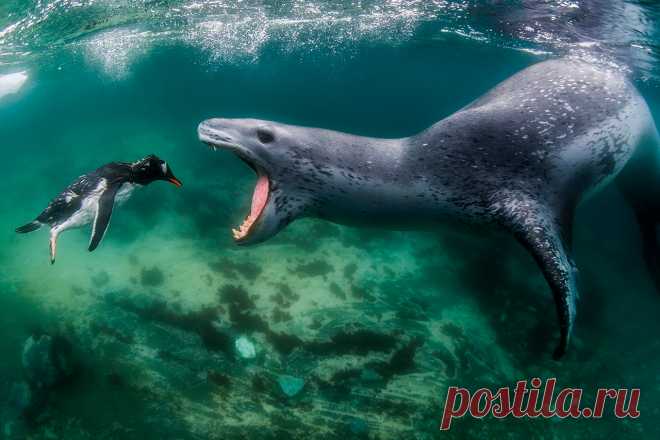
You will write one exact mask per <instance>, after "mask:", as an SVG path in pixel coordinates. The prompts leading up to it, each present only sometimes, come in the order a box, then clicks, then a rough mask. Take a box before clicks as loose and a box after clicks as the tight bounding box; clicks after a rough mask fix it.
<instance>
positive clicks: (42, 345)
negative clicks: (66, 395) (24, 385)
mask: <svg viewBox="0 0 660 440" xmlns="http://www.w3.org/2000/svg"><path fill="white" fill-rule="evenodd" d="M21 365H22V366H23V373H24V374H25V379H26V380H27V381H28V383H29V384H30V385H31V386H32V387H34V388H51V387H53V386H55V385H57V384H59V383H62V382H64V381H65V380H66V379H68V378H70V377H71V376H72V375H73V373H74V363H73V350H72V347H71V344H70V343H69V342H68V341H67V340H66V339H64V338H63V337H61V336H50V335H47V334H42V335H39V336H37V335H33V336H30V337H29V338H28V339H27V340H26V341H25V344H24V345H23V354H22V357H21Z"/></svg>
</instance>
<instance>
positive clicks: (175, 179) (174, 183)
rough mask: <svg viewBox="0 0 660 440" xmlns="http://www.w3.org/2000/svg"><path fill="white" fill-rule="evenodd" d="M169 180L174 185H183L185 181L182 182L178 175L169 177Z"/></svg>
mask: <svg viewBox="0 0 660 440" xmlns="http://www.w3.org/2000/svg"><path fill="white" fill-rule="evenodd" d="M167 181H168V182H170V183H171V184H173V185H176V186H181V185H183V183H181V181H180V180H179V179H177V178H176V177H169V178H168V179H167Z"/></svg>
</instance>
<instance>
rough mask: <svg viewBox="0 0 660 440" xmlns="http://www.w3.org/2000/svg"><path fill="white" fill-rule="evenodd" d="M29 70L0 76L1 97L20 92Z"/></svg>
mask: <svg viewBox="0 0 660 440" xmlns="http://www.w3.org/2000/svg"><path fill="white" fill-rule="evenodd" d="M27 79H28V75H27V72H16V73H10V74H8V75H1V76H0V99H2V98H4V97H5V96H7V95H11V94H13V93H16V92H18V91H19V90H21V87H23V84H25V81H27Z"/></svg>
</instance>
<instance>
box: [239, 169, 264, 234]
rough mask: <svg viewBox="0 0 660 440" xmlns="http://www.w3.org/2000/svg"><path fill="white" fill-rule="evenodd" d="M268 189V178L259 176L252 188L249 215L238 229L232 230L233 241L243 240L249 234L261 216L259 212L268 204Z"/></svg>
mask: <svg viewBox="0 0 660 440" xmlns="http://www.w3.org/2000/svg"><path fill="white" fill-rule="evenodd" d="M268 188H269V182H268V177H267V176H265V175H260V176H259V179H258V180H257V185H256V186H255V188H254V193H253V194H252V207H251V208H250V214H249V215H248V216H247V217H246V218H245V220H244V221H243V224H241V226H240V227H239V228H238V229H232V233H233V235H234V239H235V240H240V239H242V238H245V237H246V236H247V235H248V233H249V232H250V228H251V227H252V225H253V224H254V223H255V222H256V221H257V219H258V218H259V216H260V215H261V212H262V211H263V210H264V208H265V207H266V202H268Z"/></svg>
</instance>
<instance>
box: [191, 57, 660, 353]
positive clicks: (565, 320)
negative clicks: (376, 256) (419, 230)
mask: <svg viewBox="0 0 660 440" xmlns="http://www.w3.org/2000/svg"><path fill="white" fill-rule="evenodd" d="M198 135H199V139H200V140H201V141H202V142H204V143H206V144H208V145H209V146H211V147H212V148H213V149H219V148H222V149H228V150H231V151H232V152H234V153H235V154H236V155H238V156H239V157H240V158H241V159H243V160H244V161H245V162H247V163H248V165H250V166H251V167H252V168H253V170H254V171H255V172H256V174H257V176H258V180H257V185H256V188H255V191H254V194H253V199H252V207H251V211H250V213H249V214H248V216H247V218H246V219H245V221H244V222H243V224H242V225H241V226H239V227H238V228H237V229H234V231H233V234H234V238H235V240H236V241H237V242H238V243H239V244H252V243H258V242H262V241H264V240H266V239H268V238H270V237H272V236H273V235H275V234H276V233H277V232H279V231H280V230H282V228H284V227H285V226H286V225H287V224H289V223H291V222H292V221H293V220H295V219H297V218H300V217H304V216H312V217H318V218H321V219H325V220H329V221H332V222H336V223H341V224H364V223H367V224H382V225H386V226H390V227H396V228H399V227H401V228H403V227H410V226H412V227H416V226H419V227H422V226H429V225H431V226H432V225H434V224H438V223H439V222H442V221H446V220H459V221H463V222H468V223H473V224H484V225H486V224H490V225H495V226H497V227H499V228H502V229H504V230H505V231H508V232H510V233H511V234H512V235H513V236H515V238H516V239H517V240H518V241H519V242H520V243H521V244H522V245H523V246H524V247H525V248H526V249H527V250H528V251H529V252H530V253H531V254H532V256H533V257H534V259H535V261H536V263H537V264H538V266H539V267H540V269H541V271H542V272H543V274H544V276H545V279H546V281H547V283H548V285H549V287H550V290H551V291H552V294H553V297H554V300H555V304H556V312H557V316H558V321H559V330H560V332H559V333H560V337H559V343H558V345H557V347H556V349H555V350H554V355H553V357H554V358H555V359H559V358H560V357H562V356H563V354H564V353H565V352H566V349H567V346H568V344H569V340H570V337H571V334H572V329H573V326H574V322H575V315H576V299H577V297H578V288H577V283H576V276H577V270H576V267H575V264H574V262H573V259H572V252H571V237H572V223H573V218H574V212H575V209H576V207H577V206H578V205H579V203H580V202H581V201H582V200H584V199H585V198H586V197H587V196H589V195H591V194H593V193H595V192H596V191H597V190H599V189H600V188H602V187H603V186H605V185H607V184H608V183H609V182H611V181H613V180H616V182H617V184H618V186H619V187H620V188H621V189H622V190H623V192H624V194H625V195H626V196H627V198H628V200H629V201H630V203H631V204H632V206H633V208H634V210H635V212H636V213H637V219H638V221H639V225H640V227H641V230H642V234H643V238H644V242H645V243H649V244H648V246H645V250H644V253H645V256H646V258H647V262H648V263H649V267H655V266H657V264H656V263H657V262H658V261H660V259H659V258H658V255H659V254H658V251H657V244H656V242H655V238H656V237H655V224H656V223H657V221H658V219H660V156H659V154H658V153H659V150H658V135H657V131H656V128H655V124H654V121H653V119H652V117H651V114H650V112H649V109H648V107H647V105H646V102H645V101H644V99H643V98H642V96H641V95H640V94H639V93H638V91H637V90H636V89H635V87H634V86H633V85H632V83H631V82H629V80H628V79H627V78H626V77H625V76H624V75H623V74H621V73H620V72H617V71H614V70H610V69H608V68H605V67H602V66H596V65H592V64H588V63H585V62H582V61H577V60H571V59H567V58H564V59H556V60H548V61H543V62H540V63H538V64H535V65H532V66H530V67H528V68H526V69H524V70H522V71H520V72H518V73H517V74H515V75H513V76H512V77H510V78H508V79H507V80H505V81H503V82H501V83H500V84H499V85H496V86H495V87H494V88H493V89H492V90H490V91H489V92H487V93H486V94H485V95H483V96H481V97H480V98H478V99H476V100H475V101H473V102H472V103H470V104H469V105H467V106H465V107H464V108H462V109H459V110H458V111H456V112H455V113H453V114H452V115H450V116H448V117H446V118H444V119H442V120H441V121H439V122H437V123H435V124H433V125H432V126H431V127H429V128H427V129H426V130H423V131H422V132H420V133H417V134H414V135H412V136H410V137H405V138H400V139H378V138H370V137H363V136H355V135H351V134H346V133H341V132H337V131H332V130H325V129H320V128H308V127H299V126H293V125H285V124H280V123H276V122H271V121H264V120H256V119H220V118H215V119H208V120H206V121H204V122H202V123H201V124H200V125H199V127H198ZM615 178H616V179H615Z"/></svg>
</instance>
